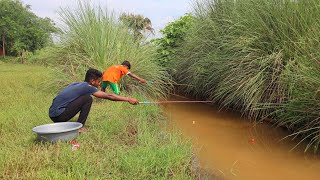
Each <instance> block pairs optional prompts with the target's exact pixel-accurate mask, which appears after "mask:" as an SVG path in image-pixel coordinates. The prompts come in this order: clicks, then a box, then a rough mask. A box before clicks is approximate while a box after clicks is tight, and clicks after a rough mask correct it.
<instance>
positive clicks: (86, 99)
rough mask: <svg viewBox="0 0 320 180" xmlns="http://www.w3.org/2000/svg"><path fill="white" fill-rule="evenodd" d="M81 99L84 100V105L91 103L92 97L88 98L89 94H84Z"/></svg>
mask: <svg viewBox="0 0 320 180" xmlns="http://www.w3.org/2000/svg"><path fill="white" fill-rule="evenodd" d="M83 98H84V101H85V102H86V103H90V104H91V103H92V101H93V100H92V97H91V96H90V94H86V95H83Z"/></svg>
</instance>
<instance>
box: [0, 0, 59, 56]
mask: <svg viewBox="0 0 320 180" xmlns="http://www.w3.org/2000/svg"><path fill="white" fill-rule="evenodd" d="M30 7H31V6H30V5H23V4H22V2H21V1H20V0H0V35H1V40H0V42H1V44H0V47H2V48H3V49H5V51H6V52H7V53H9V54H10V55H16V54H18V53H19V52H21V51H22V49H26V50H28V51H35V50H37V49H40V48H42V47H44V46H46V45H48V44H49V43H52V38H51V33H54V32H56V31H57V29H56V28H55V26H54V23H53V21H52V20H51V19H49V18H40V17H38V16H36V15H35V14H34V13H32V12H31V11H30Z"/></svg>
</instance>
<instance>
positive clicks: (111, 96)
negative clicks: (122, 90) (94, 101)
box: [93, 91, 139, 105]
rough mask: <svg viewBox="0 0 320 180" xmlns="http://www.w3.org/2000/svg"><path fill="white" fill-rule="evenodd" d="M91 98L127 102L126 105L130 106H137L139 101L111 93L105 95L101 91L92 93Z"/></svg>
mask: <svg viewBox="0 0 320 180" xmlns="http://www.w3.org/2000/svg"><path fill="white" fill-rule="evenodd" d="M93 96H95V97H97V98H102V99H108V100H111V101H127V102H128V103H130V104H132V105H136V104H139V101H138V100H137V99H135V98H130V97H124V96H119V95H116V94H113V93H105V92H102V91H97V92H95V93H93Z"/></svg>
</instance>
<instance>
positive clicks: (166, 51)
mask: <svg viewBox="0 0 320 180" xmlns="http://www.w3.org/2000/svg"><path fill="white" fill-rule="evenodd" d="M192 23H193V16H192V15H191V14H186V15H184V16H182V17H180V18H179V19H178V20H176V21H174V22H171V23H169V24H168V25H167V26H166V27H165V28H164V29H163V30H161V31H160V32H161V33H162V34H163V37H162V38H157V39H154V40H152V42H153V43H155V44H156V45H157V47H158V49H157V52H158V59H159V63H160V64H161V65H162V66H164V67H171V68H172V67H173V65H171V66H170V64H171V63H173V61H174V56H175V54H176V51H177V48H178V47H179V46H180V45H181V44H182V43H183V41H184V38H185V36H186V32H187V31H188V30H189V29H190V27H191V25H192Z"/></svg>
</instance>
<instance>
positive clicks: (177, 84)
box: [150, 82, 193, 86]
mask: <svg viewBox="0 0 320 180" xmlns="http://www.w3.org/2000/svg"><path fill="white" fill-rule="evenodd" d="M150 83H152V84H167V85H176V86H193V85H191V84H179V83H170V82H150Z"/></svg>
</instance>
